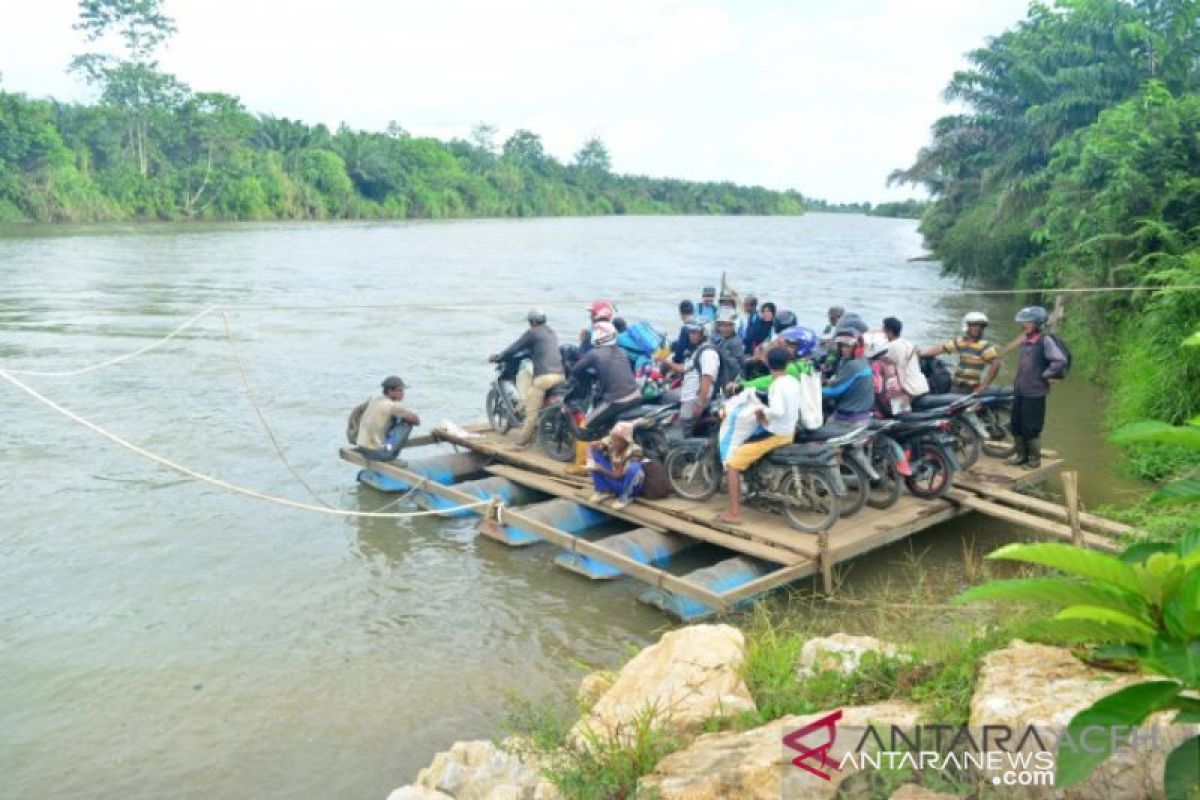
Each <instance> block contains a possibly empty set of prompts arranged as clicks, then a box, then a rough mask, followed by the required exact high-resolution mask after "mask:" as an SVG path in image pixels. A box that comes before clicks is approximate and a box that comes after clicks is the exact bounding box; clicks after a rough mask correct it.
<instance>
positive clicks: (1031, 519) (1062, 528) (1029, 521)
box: [948, 489, 1120, 552]
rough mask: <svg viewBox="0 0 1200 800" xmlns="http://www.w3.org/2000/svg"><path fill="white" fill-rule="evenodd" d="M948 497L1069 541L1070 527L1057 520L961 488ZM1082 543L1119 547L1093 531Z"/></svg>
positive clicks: (994, 515)
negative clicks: (1003, 504)
mask: <svg viewBox="0 0 1200 800" xmlns="http://www.w3.org/2000/svg"><path fill="white" fill-rule="evenodd" d="M948 497H949V498H950V499H951V500H953V501H954V502H956V503H958V504H960V505H961V506H963V507H964V508H969V509H971V510H972V511H979V512H981V513H984V514H987V515H988V516H990V517H996V518H997V519H1002V520H1004V521H1006V522H1012V523H1014V524H1017V525H1022V526H1024V527H1026V528H1030V529H1032V530H1035V531H1038V532H1039V533H1045V534H1049V535H1050V536H1053V537H1055V538H1058V539H1064V540H1066V541H1068V542H1069V541H1071V539H1072V534H1071V529H1070V528H1069V527H1068V526H1066V525H1063V524H1061V523H1058V522H1051V521H1049V520H1047V519H1045V518H1043V517H1038V516H1034V515H1033V514H1029V513H1026V512H1024V511H1017V510H1016V509H1014V508H1009V507H1007V506H1002V505H1000V504H999V503H997V502H995V501H993V500H987V499H984V498H982V497H978V496H977V495H973V494H971V493H970V492H966V491H963V490H962V489H952V490H951V491H950V494H949V495H948ZM1083 544H1084V545H1085V546H1087V547H1091V548H1093V549H1096V550H1106V551H1108V552H1116V551H1118V550H1120V547H1119V546H1118V545H1117V543H1116V542H1114V541H1113V540H1112V539H1109V538H1108V537H1106V536H1101V535H1099V534H1095V533H1084V534H1083Z"/></svg>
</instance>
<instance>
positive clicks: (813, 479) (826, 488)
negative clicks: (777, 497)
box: [779, 469, 842, 533]
mask: <svg viewBox="0 0 1200 800" xmlns="http://www.w3.org/2000/svg"><path fill="white" fill-rule="evenodd" d="M779 493H780V494H781V495H783V496H784V497H786V498H788V499H787V500H785V501H784V503H783V515H784V517H786V518H787V521H788V524H789V525H791V526H792V527H793V528H795V529H796V530H798V531H804V532H805V533H821V532H822V531H827V530H829V529H830V528H832V527H833V525H834V523H836V522H837V521H838V517H840V516H841V513H842V501H841V498H839V497H838V496H837V493H836V492H834V490H833V487H832V486H830V485H829V480H828V479H826V477H825V476H824V475H822V474H821V473H819V472H813V471H809V470H800V469H794V470H791V471H790V472H788V474H787V475H785V476H784V477H783V480H781V481H780V482H779Z"/></svg>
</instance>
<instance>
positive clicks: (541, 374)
mask: <svg viewBox="0 0 1200 800" xmlns="http://www.w3.org/2000/svg"><path fill="white" fill-rule="evenodd" d="M525 319H526V320H527V321H528V322H529V329H528V330H526V331H525V332H524V333H523V334H521V335H520V337H518V338H517V340H516V341H515V342H513V343H512V344H510V345H509V346H508V347H506V348H504V350H502V351H501V352H499V353H497V354H496V355H494V356H492V357H491V358H489V359H488V360H489V361H503V360H504V359H506V358H508V357H510V356H512V355H513V354H514V353H518V352H520V351H522V350H528V351H529V358H530V361H531V362H532V363H533V381H531V382H530V384H529V390H528V391H527V392H526V393H525V421H524V423H523V424H522V425H521V430H520V431H519V432H518V433H517V444H518V445H519V446H521V447H528V446H529V445H530V443H532V442H533V434H534V432H535V431H536V430H537V418H538V412H539V411H540V410H541V408H542V402H543V401H544V400H545V399H546V392H548V391H550V390H551V389H553V388H554V387H555V386H558V385H559V384H560V383H562V382H563V380H564V379H563V362H562V352H561V351H560V350H559V349H558V334H557V333H555V332H554V329H553V328H551V327H550V326H549V325H547V324H546V312H545V311H542V310H541V309H536V308H535V309H533V310H532V311H530V312H529V313H528V314H526V315H525Z"/></svg>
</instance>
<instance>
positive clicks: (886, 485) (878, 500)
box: [867, 452, 904, 508]
mask: <svg viewBox="0 0 1200 800" xmlns="http://www.w3.org/2000/svg"><path fill="white" fill-rule="evenodd" d="M871 466H872V467H874V468H875V471H876V472H877V473H879V480H875V481H871V491H869V492H868V493H867V505H869V506H870V507H871V508H891V507H892V506H894V505H896V501H898V500H899V499H900V492H901V490H902V489H903V488H904V487H903V485H902V484H901V483H900V473H898V472H897V471H896V465H895V464H894V463H892V459H891V456H890V455H889V454H888V453H885V452H880V453H872V454H871Z"/></svg>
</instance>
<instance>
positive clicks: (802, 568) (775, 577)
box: [721, 559, 817, 605]
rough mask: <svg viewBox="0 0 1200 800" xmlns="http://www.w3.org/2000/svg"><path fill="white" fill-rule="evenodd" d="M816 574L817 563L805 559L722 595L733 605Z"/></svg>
mask: <svg viewBox="0 0 1200 800" xmlns="http://www.w3.org/2000/svg"><path fill="white" fill-rule="evenodd" d="M816 574H817V562H816V561H813V560H811V559H805V560H804V561H801V562H799V563H796V564H792V565H791V566H789V567H780V568H779V569H777V570H775V571H774V572H768V573H767V574H766V575H763V576H762V577H761V578H755V579H754V580H752V581H750V582H749V583H743V584H742V585H741V586H738V587H737V588H734V589H730V590H729V591H728V592H725V593H724V594H722V595H721V597H723V598H725V601H726V602H727V603H729V604H730V605H733V604H734V603H738V602H740V601H742V600H746V599H749V598H751V597H753V596H754V595H756V594H762V593H763V592H769V591H770V590H772V589H775V588H777V587H780V586H783V585H785V584H788V583H791V582H793V581H798V580H800V579H801V578H807V577H809V576H811V575H816Z"/></svg>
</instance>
